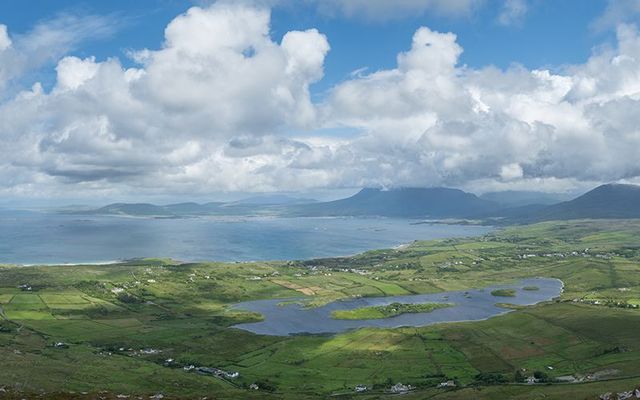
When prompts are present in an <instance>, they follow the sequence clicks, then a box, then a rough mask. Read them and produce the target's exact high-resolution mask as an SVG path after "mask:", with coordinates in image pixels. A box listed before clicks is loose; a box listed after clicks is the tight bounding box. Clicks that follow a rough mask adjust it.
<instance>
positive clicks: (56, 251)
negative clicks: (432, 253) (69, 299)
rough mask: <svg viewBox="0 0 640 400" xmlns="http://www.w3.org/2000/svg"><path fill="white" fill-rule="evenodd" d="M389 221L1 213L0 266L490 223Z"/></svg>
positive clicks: (269, 252) (341, 248)
mask: <svg viewBox="0 0 640 400" xmlns="http://www.w3.org/2000/svg"><path fill="white" fill-rule="evenodd" d="M411 222H412V221H409V220H403V219H386V218H226V219H225V218H191V219H143V218H123V217H108V216H104V217H103V216H90V217H87V216H78V215H61V214H46V213H31V212H19V213H16V212H7V211H0V263H16V264H36V263H47V264H53V263H81V262H106V261H113V260H122V259H128V258H136V257H171V258H174V259H177V260H182V261H202V260H220V261H251V260H284V259H307V258H313V257H330V256H340V255H349V254H354V253H358V252H362V251H365V250H371V249H377V248H383V247H392V246H396V245H399V244H402V243H407V242H410V241H413V240H416V239H437V238H446V237H462V236H474V235H482V234H484V233H486V232H488V231H490V230H491V228H488V227H477V226H456V225H424V224H421V225H413V224H411Z"/></svg>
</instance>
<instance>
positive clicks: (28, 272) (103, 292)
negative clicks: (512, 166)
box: [0, 220, 640, 399]
mask: <svg viewBox="0 0 640 400" xmlns="http://www.w3.org/2000/svg"><path fill="white" fill-rule="evenodd" d="M538 276H543V277H549V278H557V279H561V280H562V281H563V282H564V285H565V286H564V291H563V293H562V295H561V296H560V298H559V299H557V300H554V301H552V302H547V303H543V304H539V305H536V306H529V307H513V309H505V311H511V312H508V313H506V314H503V315H501V316H498V317H494V318H491V319H488V320H484V321H477V322H464V323H449V324H439V325H433V326H428V327H422V328H398V329H359V330H355V331H350V332H346V333H342V334H336V335H299V336H289V337H276V336H261V335H255V334H252V333H249V332H246V331H242V330H239V329H235V328H233V327H232V325H234V324H237V323H241V322H251V321H258V320H260V318H261V316H260V315H258V314H255V313H250V312H244V311H241V310H237V309H232V308H230V306H231V305H232V304H235V303H237V302H241V301H246V300H254V299H283V300H284V299H291V298H296V297H304V298H305V301H304V303H305V304H306V306H309V307H313V306H317V305H321V304H326V303H327V302H330V301H333V300H336V299H348V298H353V297H357V296H390V295H406V294H422V293H437V292H443V291H450V290H467V289H471V288H482V287H487V286H490V285H497V284H511V283H514V282H517V281H519V280H521V279H523V278H528V277H538ZM24 284H28V285H29V286H30V287H31V289H32V290H31V291H22V290H20V289H19V286H20V285H24ZM523 289H526V288H523ZM639 299H640V221H637V220H611V221H606V220H602V221H588V220H585V221H582V220H580V221H567V222H545V223H541V224H536V225H530V226H520V227H509V228H505V229H503V230H500V231H496V232H494V233H492V234H489V235H487V236H484V237H479V238H473V239H448V240H436V241H428V242H415V243H413V244H412V245H411V246H408V247H406V248H403V249H387V250H376V251H370V252H366V253H363V254H360V255H357V256H354V257H341V258H331V259H318V260H309V261H301V262H293V261H291V262H256V263H217V262H210V263H190V264H183V263H182V264H181V263H175V262H173V261H171V260H157V259H153V260H137V261H131V262H125V263H121V264H111V265H98V266H96V265H86V266H47V267H44V266H43V267H15V266H2V267H0V360H1V368H0V388H4V390H6V391H7V392H6V393H4V394H1V393H0V397H2V396H4V397H5V398H10V399H11V398H16V399H19V398H34V397H38V398H61V399H62V398H94V397H95V398H97V397H98V396H101V397H102V398H105V399H106V398H113V399H115V398H117V396H118V395H121V396H130V398H136V397H137V396H145V397H143V398H149V396H153V395H156V394H160V393H161V394H163V396H164V398H194V399H195V398H197V399H201V398H203V397H207V398H209V399H319V398H338V399H351V398H355V399H375V398H385V397H389V396H391V394H390V393H389V388H390V387H391V386H392V385H393V384H396V383H399V382H401V383H403V384H406V385H411V387H412V390H411V391H410V392H409V393H407V394H406V395H405V396H403V397H402V398H403V399H425V398H429V399H509V398H513V399H542V398H544V399H597V398H598V396H599V395H600V394H602V393H605V392H621V391H623V390H631V389H633V388H636V387H638V386H640V334H639V333H640V309H639V308H638V307H639V304H640V300H639ZM496 300H499V299H498V298H497V299H496ZM505 300H507V299H505ZM56 343H64V344H65V345H64V346H62V345H59V346H56V345H55V344H56ZM168 360H171V361H168ZM190 365H194V366H196V367H211V368H217V369H220V370H223V371H227V372H238V373H239V376H237V377H228V376H222V375H221V376H214V375H211V374H206V373H197V372H196V371H195V370H189V369H188V368H187V369H188V370H185V369H184V368H183V367H188V366H190ZM534 374H536V375H537V376H541V375H544V376H545V380H544V382H539V383H536V384H526V383H524V382H523V381H522V379H523V378H527V377H529V376H533V375H534ZM568 380H574V383H567V381H568ZM446 381H453V382H454V384H455V387H446V388H439V387H438V385H439V384H440V383H441V382H446ZM357 385H364V386H366V387H367V390H366V391H364V392H362V393H357V394H356V392H355V391H354V388H355V387H356V386H357ZM256 386H257V389H255V387H256ZM82 392H88V393H89V394H88V395H83V394H82ZM92 396H93V397H92ZM121 398H123V397H121Z"/></svg>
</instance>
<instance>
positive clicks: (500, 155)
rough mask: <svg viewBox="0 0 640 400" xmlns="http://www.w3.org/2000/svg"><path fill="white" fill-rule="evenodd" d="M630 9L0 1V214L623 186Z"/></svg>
mask: <svg viewBox="0 0 640 400" xmlns="http://www.w3.org/2000/svg"><path fill="white" fill-rule="evenodd" d="M639 22H640V2H638V1H637V0H608V1H607V0H584V1H576V0H553V1H551V0H236V1H226V0H219V1H204V0H202V1H190V0H141V1H135V2H132V1H128V0H111V1H109V2H96V1H83V0H57V1H55V2H53V1H49V0H5V1H3V2H0V205H2V204H36V203H37V204H49V203H50V204H62V203H68V202H79V203H87V202H90V203H96V202H108V201H115V200H127V201H131V200H137V201H141V200H158V201H160V200H166V201H169V200H182V199H184V200H186V199H189V200H197V199H203V200H208V199H221V198H222V199H224V198H233V197H234V196H244V195H247V194H250V193H267V192H287V193H305V194H312V195H314V196H315V197H320V198H324V197H327V196H328V197H331V196H334V197H339V196H340V195H343V194H345V193H352V192H353V191H355V190H357V189H359V188H361V187H383V188H393V187H408V186H412V187H433V186H446V187H457V188H462V189H464V190H469V191H473V192H475V193H483V192H488V191H497V190H538V191H547V192H578V191H583V190H587V189H589V188H591V187H593V186H596V185H598V184H600V183H606V182H629V183H640V161H639V160H640V112H639V111H640V34H639V33H638V23H639Z"/></svg>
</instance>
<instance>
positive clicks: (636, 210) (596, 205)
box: [515, 184, 640, 222]
mask: <svg viewBox="0 0 640 400" xmlns="http://www.w3.org/2000/svg"><path fill="white" fill-rule="evenodd" d="M515 218H516V219H518V220H520V221H523V222H531V221H549V220H568V219H582V218H640V186H636V185H623V184H607V185H602V186H598V187H597V188H595V189H593V190H591V191H589V192H587V193H585V194H583V195H582V196H580V197H577V198H575V199H573V200H571V201H565V202H563V203H559V204H555V205H552V206H548V207H545V208H542V209H540V210H537V211H536V212H534V213H531V214H529V215H526V214H524V213H523V214H521V215H519V216H517V217H515Z"/></svg>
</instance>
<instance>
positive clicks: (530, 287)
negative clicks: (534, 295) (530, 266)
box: [522, 286, 540, 291]
mask: <svg viewBox="0 0 640 400" xmlns="http://www.w3.org/2000/svg"><path fill="white" fill-rule="evenodd" d="M522 290H528V291H535V290H540V288H539V287H537V286H525V287H523V288H522Z"/></svg>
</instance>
